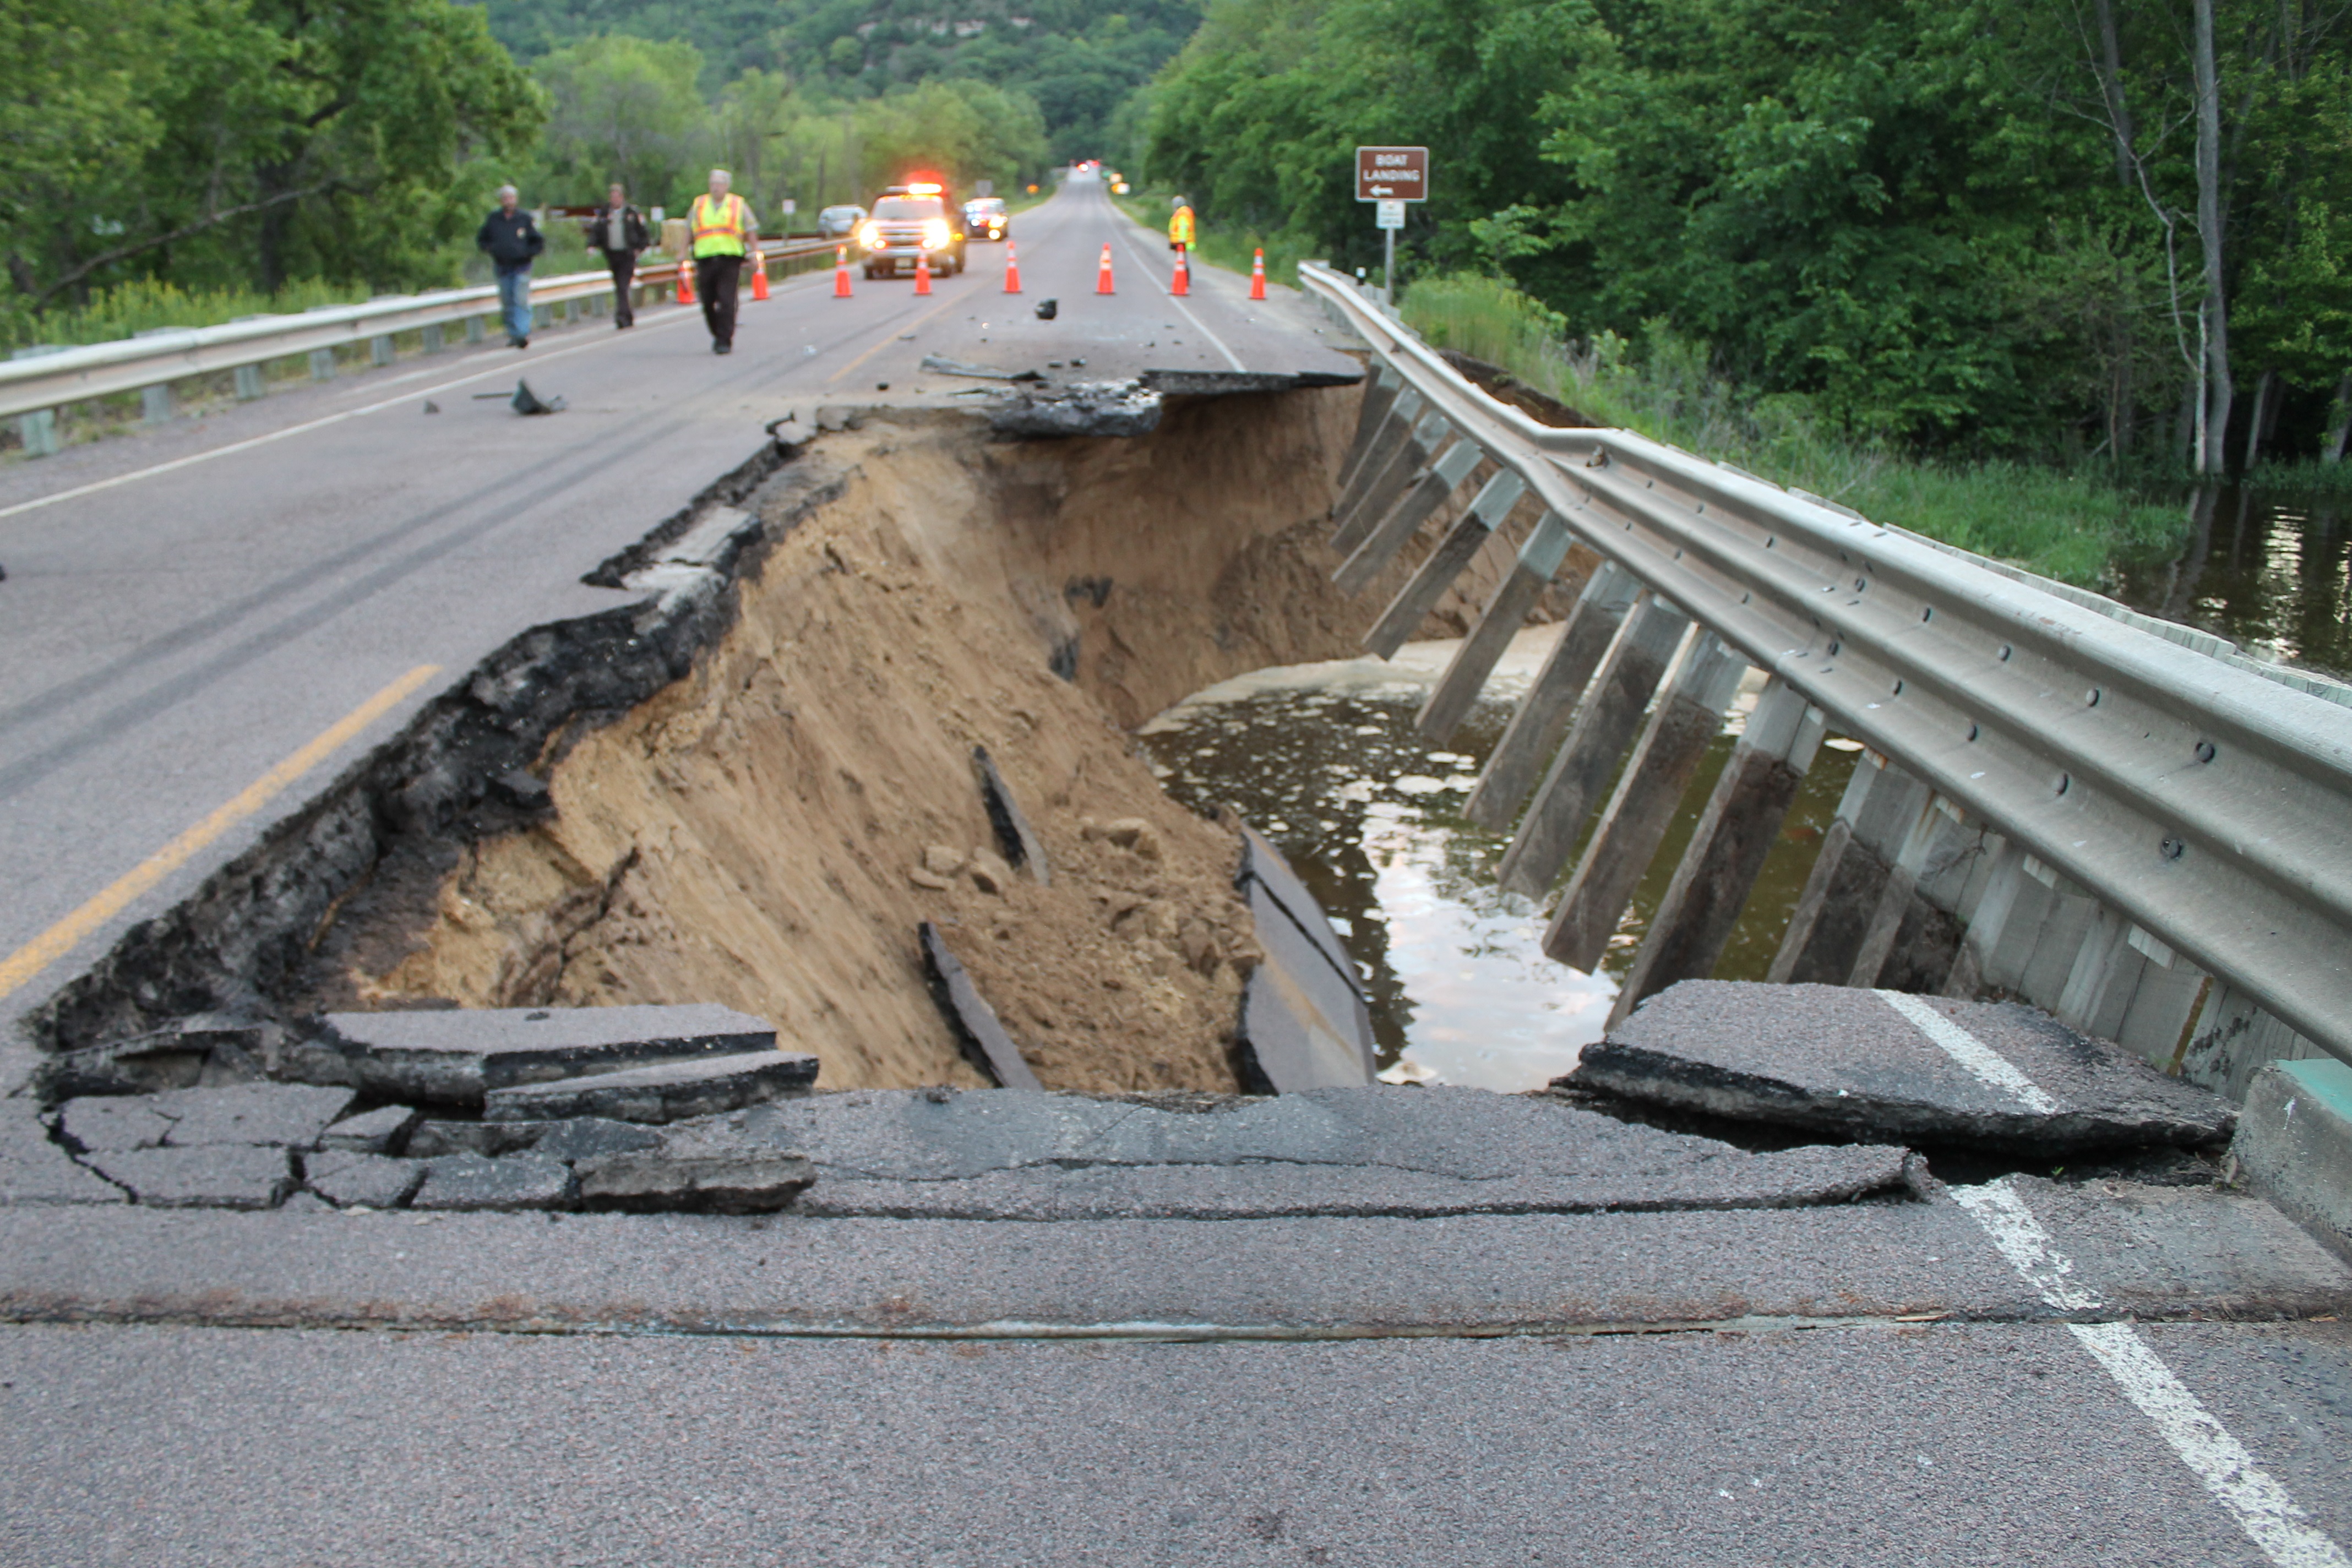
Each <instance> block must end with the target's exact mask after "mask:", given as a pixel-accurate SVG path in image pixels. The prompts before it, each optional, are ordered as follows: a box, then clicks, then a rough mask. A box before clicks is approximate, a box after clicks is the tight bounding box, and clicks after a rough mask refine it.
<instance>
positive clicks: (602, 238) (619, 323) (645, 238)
mask: <svg viewBox="0 0 2352 1568" xmlns="http://www.w3.org/2000/svg"><path fill="white" fill-rule="evenodd" d="M588 233H589V237H591V238H592V239H593V240H594V241H595V244H596V248H597V249H599V250H601V251H603V252H604V265H605V266H606V267H607V268H611V269H612V273H613V326H614V330H615V331H617V330H619V329H621V328H623V327H634V326H635V325H636V324H637V313H636V311H635V310H632V309H631V308H630V305H629V279H630V278H631V277H632V276H634V275H635V272H636V270H637V253H638V252H639V251H641V250H643V249H645V248H646V247H647V246H649V245H651V244H652V243H653V236H652V234H651V233H650V232H649V231H648V230H647V229H646V215H645V214H643V213H641V212H639V211H638V210H637V209H636V208H635V207H633V206H631V205H629V194H628V192H626V191H625V190H623V189H622V188H621V187H620V186H619V185H617V184H616V185H614V187H613V188H612V189H611V190H609V191H606V192H605V193H604V205H603V206H601V207H598V208H597V209H596V218H595V221H594V222H593V224H591V225H590V226H589V230H588Z"/></svg>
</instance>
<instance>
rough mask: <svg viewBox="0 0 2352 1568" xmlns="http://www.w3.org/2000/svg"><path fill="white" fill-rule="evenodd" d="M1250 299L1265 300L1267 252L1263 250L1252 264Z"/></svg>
mask: <svg viewBox="0 0 2352 1568" xmlns="http://www.w3.org/2000/svg"><path fill="white" fill-rule="evenodd" d="M1250 298H1251V299H1253V300H1263V299H1265V251H1263V250H1261V251H1259V252H1258V253H1257V256H1256V258H1255V259H1254V260H1252V261H1251V262H1250Z"/></svg>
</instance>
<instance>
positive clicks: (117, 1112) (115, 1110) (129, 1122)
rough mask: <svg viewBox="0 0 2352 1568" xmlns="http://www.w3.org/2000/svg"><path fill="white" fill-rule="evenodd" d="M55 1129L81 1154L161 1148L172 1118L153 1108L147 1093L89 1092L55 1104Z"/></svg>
mask: <svg viewBox="0 0 2352 1568" xmlns="http://www.w3.org/2000/svg"><path fill="white" fill-rule="evenodd" d="M58 1131H60V1132H62V1133H64V1134H65V1139H66V1142H67V1143H68V1145H70V1146H71V1147H73V1148H75V1149H78V1150H79V1151H80V1152H83V1153H85V1154H112V1153H117V1152H121V1151H122V1150H125V1149H160V1148H162V1147H163V1140H164V1139H166V1138H168V1137H170V1136H171V1132H172V1118H170V1117H168V1116H166V1115H164V1114H163V1111H161V1110H158V1109H156V1106H155V1097H154V1096H153V1095H151V1094H126V1095H120V1096H102V1095H90V1096H86V1097H84V1098H82V1099H79V1100H67V1101H66V1102H65V1104H64V1105H63V1106H62V1107H60V1108H59V1110H58Z"/></svg>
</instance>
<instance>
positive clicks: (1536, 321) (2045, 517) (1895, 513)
mask: <svg viewBox="0 0 2352 1568" xmlns="http://www.w3.org/2000/svg"><path fill="white" fill-rule="evenodd" d="M1403 310H1404V319H1405V321H1407V322H1408V323H1409V324H1410V325H1411V326H1412V328H1413V330H1414V331H1417V332H1419V333H1420V334H1421V335H1422V336H1423V338H1424V339H1426V340H1427V341H1428V342H1431V343H1433V344H1435V345H1437V346H1438V347H1441V348H1450V349H1454V350H1455V351H1457V352H1459V353H1466V354H1470V355H1472V356H1474V357H1475V358H1478V359H1482V360H1486V362H1488V363H1492V364H1496V365H1499V366H1501V367H1502V368H1503V369H1505V370H1507V371H1509V372H1510V373H1511V374H1513V375H1515V376H1517V377H1518V378H1519V379H1520V380H1521V381H1524V382H1526V383H1527V384H1528V385H1530V386H1533V387H1535V388H1537V389H1538V390H1539V391H1542V392H1545V393H1548V394H1549V395H1552V396H1554V397H1557V398H1559V400H1560V401H1561V402H1562V403H1565V404H1567V405H1570V407H1572V408H1575V409H1576V410H1578V411H1579V412H1580V413H1581V414H1583V415H1584V416H1586V417H1588V418H1590V419H1592V420H1594V421H1595V422H1596V423H1599V424H1601V425H1604V426H1614V427H1619V428H1623V429H1630V430H1637V431H1639V432H1641V433H1642V434H1643V435H1644V436H1648V437H1651V438H1653V439H1654V440H1659V441H1665V442H1669V443H1671V444H1673V445H1675V446H1677V447H1683V448H1685V450H1688V451H1692V452H1696V453H1697V454H1698V455H1700V456H1701V457H1705V458H1720V459H1722V460H1724V461H1726V462H1729V463H1734V464H1737V465H1738V467H1740V468H1745V469H1747V470H1748V471H1749V472H1751V473H1754V474H1757V475H1759V476H1761V477H1762V478H1764V479H1770V480H1772V481H1774V482H1775V483H1779V484H1782V485H1787V486H1790V487H1791V488H1793V489H1804V490H1810V491H1811V492H1813V493H1814V494H1816V495H1820V496H1824V497H1827V498H1828V499H1830V500H1834V501H1837V502H1839V503H1840V504H1841V505H1844V506H1849V507H1852V508H1853V510H1856V511H1858V512H1861V513H1862V514H1863V515H1864V516H1865V517H1868V518H1870V519H1871V520H1872V521H1877V522H1885V523H1892V524H1895V525H1896V526H1898V527H1902V528H1907V529H1910V530H1912V531H1914V532H1917V533H1923V534H1926V535H1927V536H1928V537H1929V538H1931V539H1939V540H1942V541H1944V542H1947V543H1950V544H1957V545H1958V546H1960V547H1961V548H1962V549H1964V550H1972V551H1975V552H1978V553H1979V554H1982V555H1991V556H1997V557H2000V559H2002V560H2006V561H2012V562H2015V563H2018V564H2020V565H2021V566H2023V567H2025V568H2027V569H2028V570H2030V571H2033V572H2038V573H2041V574H2043V575H2045V576H2050V577H2055V578H2057V579H2059V580H2060V581H2062V582H2066V583H2074V584H2081V585H2083V586H2085V587H2098V586H2101V585H2102V584H2105V583H2107V582H2108V581H2109V580H2110V578H2111V576H2112V571H2113V568H2114V566H2115V565H2116V563H2118V562H2120V561H2126V560H2136V559H2140V558H2143V557H2147V556H2151V555H2156V554H2158V553H2160V552H2165V551H2167V550H2169V549H2170V548H2172V547H2174V546H2176V545H2177V544H2178V543H2179V541H2180V539H2181V538H2182V537H2183V535H2184V534H2185V532H2186V531H2187V527H2188V519H2187V515H2186V509H2185V508H2184V507H2183V506H2181V505H2180V504H2179V503H2178V502H2172V503H2162V502H2151V501H2147V500H2140V499H2138V498H2137V497H2135V496H2133V495H2131V494H2129V493H2128V492H2126V491H2125V490H2122V489H2117V488H2116V487H2115V486H2114V485H2113V484H2112V483H2110V482H2108V481H2107V480H2106V479H2105V477H2104V476H2097V475H2094V474H2091V473H2088V472H2084V471H2080V470H2076V471H2068V470H2064V469H2060V468H2043V467H2039V466H2035V465H2032V464H2026V463H2014V462H1981V463H1965V464H1963V463H1945V462H1937V461H1932V460H1923V459H1921V458H1916V457H1912V456H1908V455H1906V454H1904V453H1901V452H1898V451H1895V450H1893V449H1890V448H1888V447H1884V446H1880V445H1875V444H1870V443H1863V442H1856V441H1853V440H1850V439H1846V438H1843V437H1841V436H1839V435H1838V434H1836V433H1835V432H1832V431H1830V430H1827V429H1825V428H1824V427H1823V426H1822V422H1821V421H1819V420H1818V419H1816V418H1815V417H1814V416H1813V415H1812V413H1811V409H1810V408H1809V407H1808V405H1807V404H1806V402H1805V400H1804V399H1803V398H1801V397H1794V396H1786V395H1781V396H1769V395H1767V396H1759V395H1752V394H1749V393H1748V392H1746V391H1744V390H1743V389H1741V388H1738V387H1736V386H1733V385H1731V384H1728V383H1727V382H1725V381H1724V380H1723V379H1722V378H1721V377H1719V376H1717V375H1716V374H1714V373H1713V372H1712V370H1711V369H1710V368H1709V363H1708V362H1709V356H1708V353H1707V351H1706V346H1705V345H1704V344H1698V343H1693V342H1688V341H1687V340H1683V339H1678V338H1676V337H1675V335H1674V334H1673V333H1672V331H1669V330H1667V329H1666V327H1665V326H1664V323H1663V322H1653V323H1651V324H1650V327H1649V330H1648V333H1647V336H1648V338H1649V340H1650V341H1649V344H1648V347H1647V350H1646V353H1644V354H1643V356H1642V357H1640V358H1639V359H1636V358H1635V357H1634V356H1633V354H1632V353H1630V352H1629V347H1628V345H1627V344H1626V343H1625V342H1624V341H1623V340H1622V339H1620V338H1618V337H1616V336H1615V335H1614V334H1612V333H1609V332H1603V333H1601V335H1600V336H1599V337H1598V338H1597V339H1596V340H1595V341H1594V342H1591V344H1589V345H1586V346H1584V347H1582V348H1579V347H1578V346H1576V345H1574V344H1571V343H1570V342H1569V340H1568V338H1567V334H1566V323H1565V322H1564V321H1561V319H1560V318H1559V316H1557V315H1555V314H1553V313H1552V312H1550V311H1549V310H1545V309H1544V308H1543V306H1542V305H1540V304H1538V302H1537V301H1535V300H1531V299H1528V297H1527V296H1526V295H1523V294H1520V293H1518V292H1517V291H1516V290H1514V289H1511V288H1510V287H1509V286H1508V285H1507V284H1506V283H1503V282H1501V281H1499V280H1497V279H1491V278H1482V277H1477V276H1475V275H1469V274H1456V275H1452V276H1447V277H1440V278H1430V279H1420V280H1417V281H1415V282H1414V283H1413V284H1412V287H1411V288H1410V289H1407V290H1406V291H1405V295H1404V300H1403ZM2347 490H2352V486H2347Z"/></svg>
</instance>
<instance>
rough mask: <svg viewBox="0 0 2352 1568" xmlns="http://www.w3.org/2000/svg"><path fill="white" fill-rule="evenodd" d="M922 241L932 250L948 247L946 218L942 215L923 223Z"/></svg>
mask: <svg viewBox="0 0 2352 1568" xmlns="http://www.w3.org/2000/svg"><path fill="white" fill-rule="evenodd" d="M923 243H924V244H925V245H927V246H929V247H931V248H932V249H933V250H945V249H946V248H947V247H948V220H947V219H945V218H943V217H935V218H933V219H932V220H931V221H930V222H929V223H927V224H925V225H924V226H923Z"/></svg>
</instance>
